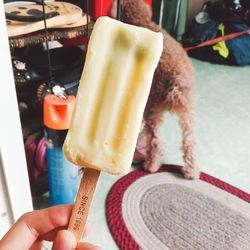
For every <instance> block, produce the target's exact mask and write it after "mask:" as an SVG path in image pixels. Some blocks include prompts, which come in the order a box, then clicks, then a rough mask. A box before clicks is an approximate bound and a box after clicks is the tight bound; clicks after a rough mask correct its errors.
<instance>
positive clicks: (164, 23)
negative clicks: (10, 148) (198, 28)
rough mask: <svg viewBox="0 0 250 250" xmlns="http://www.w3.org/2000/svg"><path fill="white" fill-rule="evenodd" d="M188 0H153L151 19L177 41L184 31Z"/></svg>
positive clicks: (180, 38)
mask: <svg viewBox="0 0 250 250" xmlns="http://www.w3.org/2000/svg"><path fill="white" fill-rule="evenodd" d="M187 13H188V0H154V1H153V21H155V22H156V23H157V24H159V25H161V27H162V28H164V29H165V30H166V31H167V32H168V33H169V34H170V35H171V36H173V37H174V38H175V39H177V40H178V41H181V40H182V36H183V34H184V33H185V28H186V20H187Z"/></svg>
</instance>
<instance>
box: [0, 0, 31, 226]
mask: <svg viewBox="0 0 250 250" xmlns="http://www.w3.org/2000/svg"><path fill="white" fill-rule="evenodd" d="M0 37H1V39H0V158H1V162H2V164H1V168H0V171H1V176H3V177H4V179H5V184H6V187H5V188H3V185H2V184H3V183H1V185H2V186H0V188H1V189H0V192H2V193H3V192H4V193H5V194H6V192H7V195H8V197H9V202H10V206H11V211H10V212H11V214H12V218H11V220H13V221H16V220H17V219H18V218H19V217H20V215H21V214H23V213H24V212H27V211H30V210H32V209H33V206H32V200H31V193H30V187H29V181H28V174H27V166H26V160H25V154H24V145H23V138H22V132H21V123H20V119H19V112H18V105H17V99H16V91H15V84H14V78H13V73H12V65H11V57H10V50H9V43H8V37H7V29H6V21H5V15H4V6H3V1H0ZM13 221H12V222H13ZM1 226H2V225H1Z"/></svg>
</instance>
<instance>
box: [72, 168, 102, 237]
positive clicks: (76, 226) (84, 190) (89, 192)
mask: <svg viewBox="0 0 250 250" xmlns="http://www.w3.org/2000/svg"><path fill="white" fill-rule="evenodd" d="M99 175H100V171H99V170H95V169H90V168H85V169H84V173H83V176H82V179H81V183H80V187H79V190H78V193H77V197H76V201H75V205H74V208H73V211H72V215H71V218H70V221H69V226H68V230H69V231H71V232H72V233H73V234H74V235H75V238H76V241H77V242H79V241H80V239H81V237H82V235H83V230H84V227H85V224H86V221H87V217H88V212H89V209H90V206H91V202H92V198H93V195H94V192H95V188H96V184H97V181H98V178H99Z"/></svg>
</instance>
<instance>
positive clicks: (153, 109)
mask: <svg viewBox="0 0 250 250" xmlns="http://www.w3.org/2000/svg"><path fill="white" fill-rule="evenodd" d="M116 5H117V3H116V1H114V2H113V6H112V9H111V16H112V17H114V18H115V17H116V9H117V8H116V7H117V6H116ZM120 19H121V21H123V22H125V23H128V24H133V25H136V26H141V27H145V28H148V29H150V30H152V31H156V32H162V33H163V35H164V49H163V53H162V56H161V58H160V61H159V64H158V66H157V68H156V70H155V74H154V78H153V82H152V87H151V91H150V95H149V98H148V101H147V105H146V108H145V111H144V118H143V126H142V131H141V133H140V135H139V138H138V142H137V147H136V152H135V155H134V162H135V161H136V162H138V161H139V160H142V161H143V167H144V169H145V170H147V171H149V172H156V171H157V170H158V169H159V167H160V165H161V163H160V158H161V145H160V138H159V129H160V125H161V123H162V119H163V114H164V112H165V111H168V112H171V113H175V114H176V115H177V116H178V118H179V124H180V127H181V129H182V152H183V160H184V167H183V169H182V171H183V174H184V176H185V177H186V178H188V179H194V178H196V177H198V174H199V170H198V167H197V162H196V158H195V139H194V121H195V86H194V70H193V67H192V63H191V60H190V59H189V57H188V56H187V54H186V52H185V51H184V50H183V48H182V47H181V46H180V45H179V43H178V42H177V41H176V40H174V39H173V38H172V37H171V36H170V35H169V34H168V33H167V32H166V31H165V30H163V29H162V28H160V27H159V26H158V25H156V24H155V23H154V22H153V21H152V11H151V8H150V7H149V5H148V4H146V3H145V2H144V1H143V0H121V13H120Z"/></svg>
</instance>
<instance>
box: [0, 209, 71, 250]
mask: <svg viewBox="0 0 250 250" xmlns="http://www.w3.org/2000/svg"><path fill="white" fill-rule="evenodd" d="M72 208H73V206H72V205H60V206H54V207H50V208H46V209H42V210H37V211H34V212H29V213H26V214H24V215H23V216H22V217H21V218H20V219H19V220H18V221H17V222H16V223H15V224H14V226H13V227H12V228H11V229H10V230H9V232H8V233H7V234H6V235H5V236H4V237H3V239H2V240H1V243H0V248H1V249H5V250H12V249H20V250H27V249H29V248H30V247H31V246H32V245H33V243H34V242H35V241H36V239H37V238H38V236H39V235H43V234H46V233H48V232H49V231H51V230H53V229H55V228H58V227H63V226H66V225H68V223H69V219H70V215H71V212H72Z"/></svg>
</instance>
